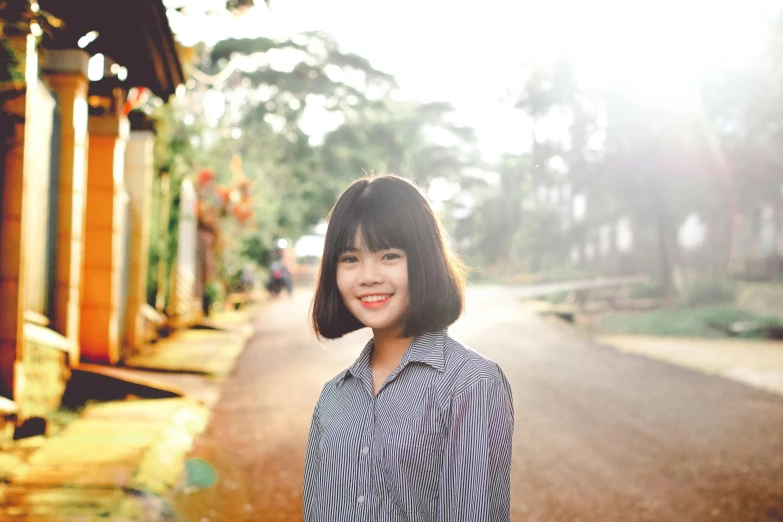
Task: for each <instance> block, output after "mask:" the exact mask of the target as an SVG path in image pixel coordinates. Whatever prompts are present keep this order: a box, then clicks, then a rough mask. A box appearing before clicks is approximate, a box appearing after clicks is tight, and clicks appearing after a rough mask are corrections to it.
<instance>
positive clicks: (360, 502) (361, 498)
mask: <svg viewBox="0 0 783 522" xmlns="http://www.w3.org/2000/svg"><path fill="white" fill-rule="evenodd" d="M356 502H358V503H359V504H364V495H359V498H357V499H356Z"/></svg>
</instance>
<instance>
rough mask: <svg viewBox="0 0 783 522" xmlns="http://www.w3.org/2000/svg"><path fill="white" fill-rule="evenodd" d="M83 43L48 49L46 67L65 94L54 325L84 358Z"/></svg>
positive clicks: (59, 91) (50, 78)
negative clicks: (81, 344)
mask: <svg viewBox="0 0 783 522" xmlns="http://www.w3.org/2000/svg"><path fill="white" fill-rule="evenodd" d="M89 59H90V56H89V55H88V54H87V53H86V52H84V51H81V50H78V49H68V50H56V51H48V52H47V53H46V60H45V65H44V70H45V72H46V73H47V80H48V82H49V84H50V85H51V87H52V88H53V89H54V90H55V92H56V93H57V96H58V97H59V99H60V114H61V121H62V130H61V135H60V136H61V139H60V182H59V187H57V188H56V189H55V190H57V194H58V196H57V197H58V215H57V247H56V259H55V264H56V266H55V289H54V301H53V303H54V306H53V309H52V316H51V318H50V319H51V323H50V325H51V327H52V328H53V329H54V330H56V331H58V332H59V333H61V334H62V335H64V336H65V337H66V338H68V340H70V341H71V354H70V360H71V362H72V364H76V363H78V361H79V315H80V311H81V310H80V301H81V293H82V292H81V288H82V271H83V260H84V257H83V252H84V215H85V208H86V205H85V198H86V195H87V145H88V141H87V120H88V107H87V89H88V87H89V80H88V79H87V64H88V62H89Z"/></svg>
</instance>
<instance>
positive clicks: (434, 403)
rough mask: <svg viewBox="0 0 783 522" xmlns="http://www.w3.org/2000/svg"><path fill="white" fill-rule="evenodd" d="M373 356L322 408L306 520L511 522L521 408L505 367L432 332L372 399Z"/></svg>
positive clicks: (336, 386)
mask: <svg viewBox="0 0 783 522" xmlns="http://www.w3.org/2000/svg"><path fill="white" fill-rule="evenodd" d="M372 349H373V341H372V340H371V341H370V342H368V343H367V346H366V347H365V348H364V350H363V351H362V353H361V355H360V356H359V358H358V359H357V360H356V362H355V363H354V364H353V366H351V367H350V368H348V369H347V370H345V371H343V372H341V373H340V374H339V375H337V376H336V377H335V378H333V379H332V380H331V381H329V382H328V383H327V384H326V385H325V386H324V389H323V392H322V393H321V397H320V399H319V400H318V403H317V404H316V406H315V412H314V413H313V420H312V424H311V427H310V437H309V441H308V445H307V458H306V462H305V484H304V520H305V522H352V521H356V522H359V521H378V522H402V521H407V522H429V521H433V522H500V521H508V520H509V518H510V515H509V509H510V483H509V476H510V473H511V439H512V434H513V431H514V410H513V404H512V398H511V389H510V387H509V384H508V381H507V380H506V377H505V375H503V372H502V371H501V370H500V368H499V367H498V365H497V364H495V363H494V362H492V361H490V360H488V359H486V358H485V357H483V356H482V355H479V354H478V353H476V352H474V351H472V350H470V349H468V348H466V347H464V346H463V345H461V344H460V343H458V342H456V341H455V340H453V339H452V338H450V337H449V336H448V335H447V333H446V331H445V330H442V331H439V332H434V333H430V334H425V335H422V336H419V337H417V338H416V339H414V341H413V343H411V345H410V346H409V347H408V350H407V351H406V352H405V355H404V356H403V358H402V361H401V362H400V365H399V367H398V368H397V369H395V370H394V371H393V372H392V373H391V374H390V375H389V377H388V378H387V379H386V381H385V382H384V384H383V386H382V387H381V389H380V391H379V392H378V395H373V386H372V374H371V371H370V355H371V353H372Z"/></svg>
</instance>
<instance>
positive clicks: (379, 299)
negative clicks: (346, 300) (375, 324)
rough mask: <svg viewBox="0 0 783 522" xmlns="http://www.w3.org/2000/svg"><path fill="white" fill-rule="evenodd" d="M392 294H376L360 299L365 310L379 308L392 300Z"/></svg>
mask: <svg viewBox="0 0 783 522" xmlns="http://www.w3.org/2000/svg"><path fill="white" fill-rule="evenodd" d="M391 296H392V294H375V295H367V296H364V297H361V298H359V300H360V301H361V302H362V306H364V307H365V308H378V307H379V306H383V305H384V304H386V303H387V302H388V301H389V299H391Z"/></svg>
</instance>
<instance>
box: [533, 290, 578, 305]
mask: <svg viewBox="0 0 783 522" xmlns="http://www.w3.org/2000/svg"><path fill="white" fill-rule="evenodd" d="M570 293H571V292H569V291H568V290H565V291H562V292H555V293H552V294H546V295H542V296H541V297H540V299H541V300H542V301H545V302H547V303H549V304H562V303H564V302H565V301H566V299H568V296H569V294H570Z"/></svg>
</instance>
